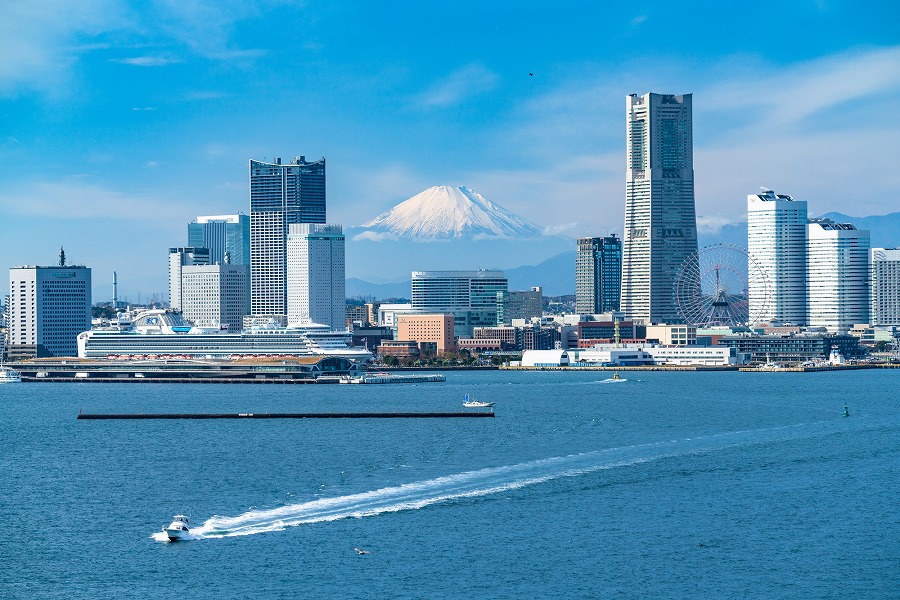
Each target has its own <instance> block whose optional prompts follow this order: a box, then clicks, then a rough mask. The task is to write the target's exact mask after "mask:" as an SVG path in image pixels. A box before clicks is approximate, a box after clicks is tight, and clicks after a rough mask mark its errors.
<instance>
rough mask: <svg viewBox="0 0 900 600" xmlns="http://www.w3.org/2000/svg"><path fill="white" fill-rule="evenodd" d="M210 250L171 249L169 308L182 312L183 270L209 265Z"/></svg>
mask: <svg viewBox="0 0 900 600" xmlns="http://www.w3.org/2000/svg"><path fill="white" fill-rule="evenodd" d="M208 264H210V263H209V249H207V248H195V247H194V246H181V247H178V248H169V307H170V308H174V309H176V310H181V308H182V301H181V275H182V269H183V268H184V267H186V266H189V265H208Z"/></svg>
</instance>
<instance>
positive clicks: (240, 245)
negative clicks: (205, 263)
mask: <svg viewBox="0 0 900 600" xmlns="http://www.w3.org/2000/svg"><path fill="white" fill-rule="evenodd" d="M188 246H193V247H195V248H209V264H211V265H224V264H225V255H226V254H227V255H228V263H229V264H232V265H247V266H249V265H250V217H249V215H240V214H238V215H219V216H214V217H197V219H196V220H195V221H193V222H192V223H188ZM248 289H249V288H248Z"/></svg>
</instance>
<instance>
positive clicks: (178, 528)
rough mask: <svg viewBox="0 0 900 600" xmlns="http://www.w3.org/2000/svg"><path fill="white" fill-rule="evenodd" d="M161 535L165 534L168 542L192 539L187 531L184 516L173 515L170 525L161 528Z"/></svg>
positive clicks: (186, 522)
mask: <svg viewBox="0 0 900 600" xmlns="http://www.w3.org/2000/svg"><path fill="white" fill-rule="evenodd" d="M163 533H165V534H166V537H168V538H169V541H170V542H177V541H179V540H190V539H193V538H192V537H191V531H190V529H188V518H187V517H186V516H184V515H175V517H173V519H172V523H171V524H170V525H169V526H168V527H164V528H163Z"/></svg>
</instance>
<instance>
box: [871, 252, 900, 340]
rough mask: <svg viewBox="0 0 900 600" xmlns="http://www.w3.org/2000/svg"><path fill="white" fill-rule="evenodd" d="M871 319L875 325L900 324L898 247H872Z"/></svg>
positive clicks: (899, 255)
mask: <svg viewBox="0 0 900 600" xmlns="http://www.w3.org/2000/svg"><path fill="white" fill-rule="evenodd" d="M871 258H872V262H871V265H872V272H871V275H872V287H871V298H872V307H871V315H870V318H871V320H870V321H869V323H871V324H872V325H876V326H879V325H881V326H885V325H889V326H898V325H900V249H897V248H872V252H871Z"/></svg>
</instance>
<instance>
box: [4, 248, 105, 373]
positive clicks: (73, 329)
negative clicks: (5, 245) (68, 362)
mask: <svg viewBox="0 0 900 600" xmlns="http://www.w3.org/2000/svg"><path fill="white" fill-rule="evenodd" d="M61 262H64V261H61ZM7 312H8V315H9V323H8V324H7V326H8V327H9V333H8V335H9V340H8V345H7V355H8V357H9V359H10V360H22V359H27V358H41V357H45V356H77V355H78V334H79V333H81V332H83V331H88V330H89V329H90V328H91V270H90V269H89V268H87V267H82V266H71V267H67V266H59V267H15V268H12V269H10V270H9V306H8V309H7Z"/></svg>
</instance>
